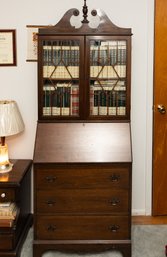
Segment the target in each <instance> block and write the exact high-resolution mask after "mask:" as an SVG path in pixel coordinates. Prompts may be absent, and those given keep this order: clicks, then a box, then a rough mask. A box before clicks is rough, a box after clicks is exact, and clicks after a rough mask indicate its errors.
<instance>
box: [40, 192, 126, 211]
mask: <svg viewBox="0 0 167 257" xmlns="http://www.w3.org/2000/svg"><path fill="white" fill-rule="evenodd" d="M36 205H37V213H61V212H64V213H109V214H111V213H116V212H119V213H124V214H125V213H126V214H127V213H128V210H129V197H128V191H127V190H111V189H96V190H95V189H63V190H62V189H56V190H54V191H52V190H48V191H45V190H39V191H37V200H36Z"/></svg>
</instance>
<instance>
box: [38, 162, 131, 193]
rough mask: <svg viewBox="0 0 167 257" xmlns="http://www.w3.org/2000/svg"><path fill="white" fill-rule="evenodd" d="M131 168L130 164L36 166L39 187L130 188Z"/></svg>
mask: <svg viewBox="0 0 167 257" xmlns="http://www.w3.org/2000/svg"><path fill="white" fill-rule="evenodd" d="M130 176H131V174H130V168H129V166H128V165H112V166H111V167H105V166H100V165H96V166H93V167H91V166H90V167H89V168H88V167H83V166H82V165H81V166H79V165H78V166H77V165H75V166H73V165H70V166H68V167H65V166H63V167H61V166H56V165H52V166H51V167H47V168H45V165H41V166H38V167H35V185H36V187H37V188H45V189H46V188H55V187H56V188H111V187H112V188H129V187H130V185H129V181H130Z"/></svg>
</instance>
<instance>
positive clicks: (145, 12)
mask: <svg viewBox="0 0 167 257" xmlns="http://www.w3.org/2000/svg"><path fill="white" fill-rule="evenodd" d="M0 2H1V15H0V28H1V29H16V31H17V66H16V67H1V68H0V99H14V100H16V101H17V103H18V105H19V107H20V111H21V113H22V116H23V118H24V122H25V126H26V129H25V131H24V132H23V133H22V134H20V135H17V136H13V137H10V138H7V142H8V145H9V150H10V157H11V158H33V148H34V140H35V132H36V123H37V63H36V62H35V63H32V62H26V50H27V38H26V36H27V34H26V25H48V24H56V23H57V22H58V21H59V19H60V18H61V17H62V15H63V14H64V13H65V11H66V10H68V9H70V8H72V7H76V8H78V9H80V10H81V9H82V6H83V1H82V0H71V1H69V0H62V1H55V0H54V1H53V0H47V1H43V0H42V1H41V0H36V1H34V0H29V1H23V0H15V1H11V0H6V1H3V2H2V0H0ZM87 2H88V5H89V10H91V9H93V8H101V9H103V10H104V11H105V12H106V14H107V15H108V16H109V18H110V19H111V20H112V21H113V23H115V24H116V25H117V26H120V27H130V28H132V32H133V37H132V99H131V124H132V144H133V199H132V200H133V204H132V208H133V214H136V215H138V214H150V213H151V176H152V171H151V151H152V66H153V54H152V53H153V9H154V3H153V2H154V1H153V0H147V1H145V0H140V1H139V0H126V1H122V0H117V1H114V0H103V1H100V0H89V1H87Z"/></svg>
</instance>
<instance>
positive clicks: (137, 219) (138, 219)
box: [132, 216, 167, 225]
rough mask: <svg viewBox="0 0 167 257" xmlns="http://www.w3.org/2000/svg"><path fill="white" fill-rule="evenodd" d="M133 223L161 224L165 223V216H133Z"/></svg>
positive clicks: (166, 217) (166, 219) (166, 218)
mask: <svg viewBox="0 0 167 257" xmlns="http://www.w3.org/2000/svg"><path fill="white" fill-rule="evenodd" d="M132 224H134V225H163V224H167V216H156V217H153V216H133V217H132Z"/></svg>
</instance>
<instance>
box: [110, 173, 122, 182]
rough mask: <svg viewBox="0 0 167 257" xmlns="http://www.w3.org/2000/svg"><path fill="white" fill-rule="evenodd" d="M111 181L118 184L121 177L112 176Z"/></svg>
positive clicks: (117, 175)
mask: <svg viewBox="0 0 167 257" xmlns="http://www.w3.org/2000/svg"><path fill="white" fill-rule="evenodd" d="M110 179H111V181H112V182H118V181H119V180H120V175H119V174H115V173H114V174H112V175H111V176H110Z"/></svg>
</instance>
